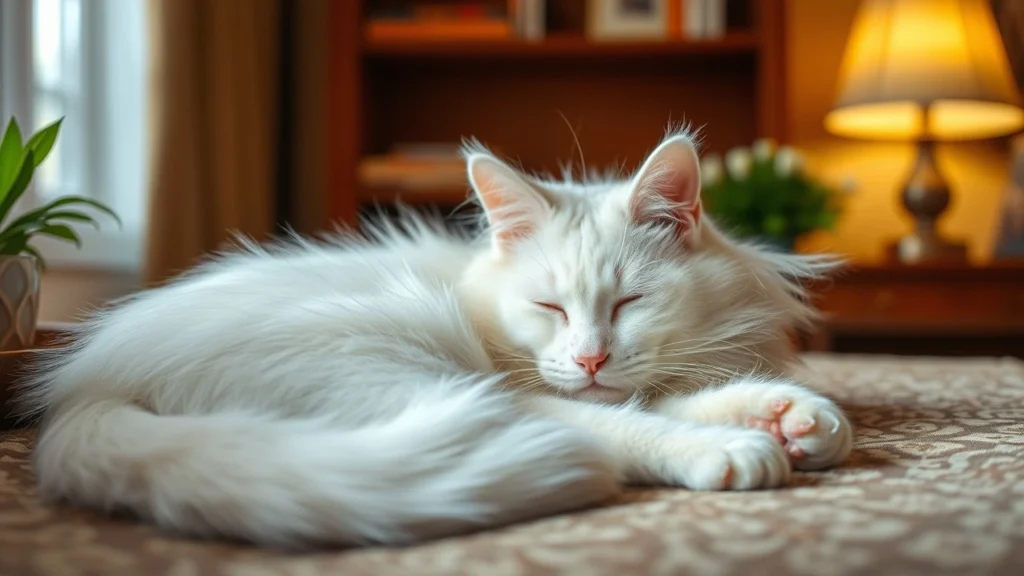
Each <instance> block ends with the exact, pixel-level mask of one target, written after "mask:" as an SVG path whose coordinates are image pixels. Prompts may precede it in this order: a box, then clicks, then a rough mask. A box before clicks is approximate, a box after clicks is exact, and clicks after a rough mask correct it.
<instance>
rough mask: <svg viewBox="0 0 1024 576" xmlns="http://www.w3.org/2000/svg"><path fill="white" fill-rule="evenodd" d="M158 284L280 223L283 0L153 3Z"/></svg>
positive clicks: (150, 263) (151, 240)
mask: <svg viewBox="0 0 1024 576" xmlns="http://www.w3.org/2000/svg"><path fill="white" fill-rule="evenodd" d="M149 8H150V10H149V15H150V37H151V38H152V41H151V63H152V67H151V71H152V77H151V83H150V87H151V112H152V116H151V126H152V128H153V131H152V141H151V151H152V156H151V164H150V166H151V168H150V173H151V182H150V199H149V206H150V208H149V226H148V237H147V244H146V267H145V276H146V281H147V283H150V284H155V283H159V282H161V281H163V280H166V279H167V278H169V277H170V276H172V275H174V274H176V273H178V272H180V271H182V270H184V269H185V268H187V267H189V266H190V265H191V264H193V263H195V262H196V260H197V259H198V258H199V257H201V256H202V255H204V254H205V253H208V252H210V251H213V250H217V249H220V248H223V247H224V246H226V242H227V241H228V240H229V239H230V238H231V235H232V233H234V232H240V233H244V234H247V235H251V236H254V237H256V238H258V239H263V238H265V237H266V236H267V234H268V233H270V232H271V230H272V228H273V224H274V206H275V177H276V175H277V168H278V167H277V166H276V157H277V152H278V151H277V148H276V146H277V144H276V141H275V138H276V134H277V129H278V120H277V118H278V113H277V99H278V96H277V93H278V88H279V83H278V78H277V77H278V75H279V53H280V52H279V35H280V34H279V21H278V17H279V11H280V7H279V3H278V0H150V5H149Z"/></svg>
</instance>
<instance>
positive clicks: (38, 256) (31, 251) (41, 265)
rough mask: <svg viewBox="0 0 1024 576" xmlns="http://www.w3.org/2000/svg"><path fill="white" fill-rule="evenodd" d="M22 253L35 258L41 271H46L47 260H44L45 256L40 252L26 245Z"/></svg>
mask: <svg viewBox="0 0 1024 576" xmlns="http://www.w3.org/2000/svg"><path fill="white" fill-rule="evenodd" d="M22 252H28V253H29V254H31V255H33V256H35V257H36V260H37V261H38V262H39V269H40V270H44V271H45V270H46V259H45V258H43V255H42V254H40V253H39V251H38V250H36V249H35V248H33V247H31V246H29V245H28V244H26V245H25V247H24V248H22Z"/></svg>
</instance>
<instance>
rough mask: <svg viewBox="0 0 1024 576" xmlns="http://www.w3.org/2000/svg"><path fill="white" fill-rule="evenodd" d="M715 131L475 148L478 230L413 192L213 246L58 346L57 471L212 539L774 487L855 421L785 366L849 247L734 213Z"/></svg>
mask: <svg viewBox="0 0 1024 576" xmlns="http://www.w3.org/2000/svg"><path fill="white" fill-rule="evenodd" d="M699 144H700V137H699V135H698V134H697V133H695V132H693V131H691V130H687V129H676V130H672V131H669V132H668V133H667V134H666V136H665V137H664V138H663V139H662V140H661V141H660V143H658V145H657V146H656V147H655V148H654V149H653V150H652V151H651V152H650V153H649V155H647V157H646V159H645V160H644V161H643V163H642V165H641V166H640V167H639V168H638V169H637V170H636V172H635V173H634V174H632V175H631V176H629V177H624V178H620V179H603V180H602V179H595V178H589V177H588V178H586V179H584V180H582V181H573V180H572V179H566V181H559V180H555V179H552V178H546V177H540V176H535V175H529V174H526V173H524V172H523V171H521V170H519V169H517V168H515V167H514V166H512V165H510V164H509V163H507V162H505V161H504V160H502V159H501V158H499V157H498V156H497V155H495V154H493V153H491V152H490V151H489V150H488V149H487V148H486V147H484V146H483V145H481V144H480V143H479V142H477V141H475V140H467V141H466V143H465V146H464V148H463V153H464V154H463V156H464V159H465V161H466V166H467V174H468V179H469V182H470V184H471V188H472V191H473V193H474V196H475V198H476V200H477V201H478V203H479V205H480V207H481V208H482V210H481V213H482V214H483V217H482V224H483V227H482V231H481V232H479V233H474V234H469V233H460V232H458V231H452V230H450V229H448V228H446V227H445V226H444V225H443V224H442V223H441V222H439V220H437V219H431V218H427V217H425V216H418V215H416V214H414V213H412V212H411V211H407V212H408V213H407V214H405V216H404V217H402V218H400V219H398V220H394V221H390V222H384V223H378V224H375V225H373V226H368V227H367V229H366V231H365V234H364V235H362V236H360V235H359V234H353V233H346V234H342V235H341V236H340V237H338V238H333V239H327V240H313V239H309V238H301V237H295V238H292V239H290V240H289V241H287V242H278V243H266V244H263V245H258V244H256V243H254V242H252V241H245V240H242V241H241V242H240V244H241V246H240V248H238V249H233V250H229V251H226V252H224V253H220V254H217V255H215V256H212V257H210V258H209V259H208V261H206V262H203V263H201V264H198V265H197V266H195V267H194V268H193V269H192V270H190V271H188V272H186V273H184V274H182V275H181V276H180V277H178V278H176V279H175V280H174V281H172V282H169V283H167V284H165V285H163V286H160V287H155V288H151V289H149V290H147V291H142V292H140V293H138V294H135V295H132V296H130V297H128V298H126V299H124V300H123V301H118V302H115V303H113V304H112V305H111V306H109V307H108V308H106V309H104V310H103V311H100V312H98V313H96V314H95V315H94V316H93V317H91V318H89V319H88V320H87V321H85V322H83V323H82V325H81V328H80V329H79V330H78V332H77V333H76V334H75V336H74V337H73V338H72V339H71V341H70V342H69V344H68V345H67V346H66V347H64V348H58V349H56V350H53V351H49V352H45V354H48V356H47V357H46V358H44V359H43V361H42V362H41V364H39V368H38V371H37V373H36V374H35V375H34V376H33V377H32V378H31V380H29V382H28V386H27V388H26V389H25V390H23V400H24V405H25V406H26V407H27V409H28V411H29V412H30V413H32V412H34V413H36V414H40V413H41V414H43V420H42V423H41V426H40V432H39V436H38V441H37V445H36V447H35V450H34V455H33V462H34V466H35V470H36V473H37V477H38V486H39V493H40V495H41V497H43V498H44V499H45V500H46V501H48V502H67V503H70V504H72V505H75V506H80V507H88V508H93V509H96V510H100V511H104V512H113V511H126V512H128V513H131V514H133V515H134V516H135V517H137V518H139V519H141V520H143V521H146V522H150V523H153V524H155V525H157V526H160V527H162V528H164V529H167V530H170V531H173V532H176V533H181V534H185V535H190V536H194V537H210V538H228V539H235V540H242V541H247V542H250V543H254V544H256V545H263V546H273V547H285V548H306V547H318V546H337V545H343V546H364V545H375V544H385V545H387V544H407V543H415V542H422V541H424V540H427V539H431V538H437V537H442V536H451V535H456V534H463V533H467V532H470V531H475V530H480V529H486V528H489V527H496V526H501V525H506V524H509V523H513V522H519V521H524V520H529V519H535V518H539V517H543V516H548V515H554V514H559V513H566V512H571V511H574V510H579V509H582V508H586V507H591V506H594V505H600V504H601V503H603V502H606V501H608V499H609V498H611V497H613V496H614V495H616V494H617V493H619V492H620V491H621V490H622V489H623V488H624V487H626V486H632V485H656V486H673V487H682V488H688V489H692V490H752V489H767V488H774V487H780V486H783V485H785V484H786V483H787V481H788V479H789V476H790V473H791V470H792V469H793V468H796V469H799V470H821V469H826V468H829V467H833V466H836V465H838V464H840V463H842V462H843V460H844V459H845V458H846V456H847V455H848V454H849V452H850V449H851V438H852V431H851V426H850V423H849V421H848V419H847V418H846V416H845V415H844V413H843V411H842V410H841V409H840V408H839V407H838V406H837V405H836V404H835V403H833V402H832V401H831V400H829V399H827V398H825V397H824V396H822V395H820V394H818V393H816V392H814V391H812V390H811V389H809V388H807V387H804V386H802V385H800V384H799V383H797V382H794V381H793V380H792V379H791V378H789V377H788V376H787V375H786V374H787V370H788V369H789V367H790V366H791V365H792V363H793V362H794V361H795V360H796V359H797V358H796V356H795V355H794V352H793V350H792V347H791V346H790V344H789V340H788V339H787V335H786V334H787V332H786V331H787V330H788V329H789V328H790V327H793V326H800V325H805V324H808V323H810V322H813V321H814V320H815V318H816V312H815V310H814V309H813V307H811V306H810V305H809V304H808V303H807V294H806V293H805V291H804V290H805V289H804V287H803V284H802V283H803V282H804V281H805V280H809V279H814V278H818V277H823V276H827V275H828V274H829V273H830V272H831V271H832V270H834V269H835V267H837V266H839V260H838V259H837V258H833V257H829V256H802V255H792V254H782V253H776V252H772V251H770V250H768V249H765V248H761V247H759V246H757V245H754V244H750V243H747V242H741V241H739V240H734V239H731V238H730V237H729V236H728V235H727V234H725V233H724V232H723V231H721V230H720V229H719V228H718V227H717V226H716V225H715V224H714V223H713V222H712V219H711V218H710V217H709V216H708V215H707V214H705V213H704V212H703V210H702V204H701V201H700V166H699V157H698V150H699Z"/></svg>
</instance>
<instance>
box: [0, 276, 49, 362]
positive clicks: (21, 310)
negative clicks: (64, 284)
mask: <svg viewBox="0 0 1024 576" xmlns="http://www.w3.org/2000/svg"><path fill="white" fill-rule="evenodd" d="M38 317H39V266H38V264H37V262H36V259H35V258H33V257H31V256H0V351H12V350H26V349H28V348H31V347H32V346H33V344H34V342H35V336H36V320H37V318H38Z"/></svg>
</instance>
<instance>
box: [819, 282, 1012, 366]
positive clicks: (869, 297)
mask: <svg viewBox="0 0 1024 576" xmlns="http://www.w3.org/2000/svg"><path fill="white" fill-rule="evenodd" d="M813 292H814V294H815V303H816V304H817V306H818V307H819V308H820V309H821V310H822V311H823V312H824V313H825V315H826V320H825V322H824V324H823V325H822V326H821V327H820V329H819V330H818V331H817V332H815V333H812V334H809V335H807V337H806V340H805V346H806V348H807V349H809V350H817V351H830V352H864V353H892V354H926V355H952V356H964V355H986V356H992V355H1011V356H1017V357H1024V262H1007V263H998V264H992V265H989V266H959V265H923V266H898V265H893V266H889V265H886V266H876V267H858V268H852V269H849V270H847V271H845V272H844V273H842V274H841V275H840V276H838V277H837V278H836V279H835V280H833V281H832V282H830V283H828V284H823V285H818V286H814V287H813Z"/></svg>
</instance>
